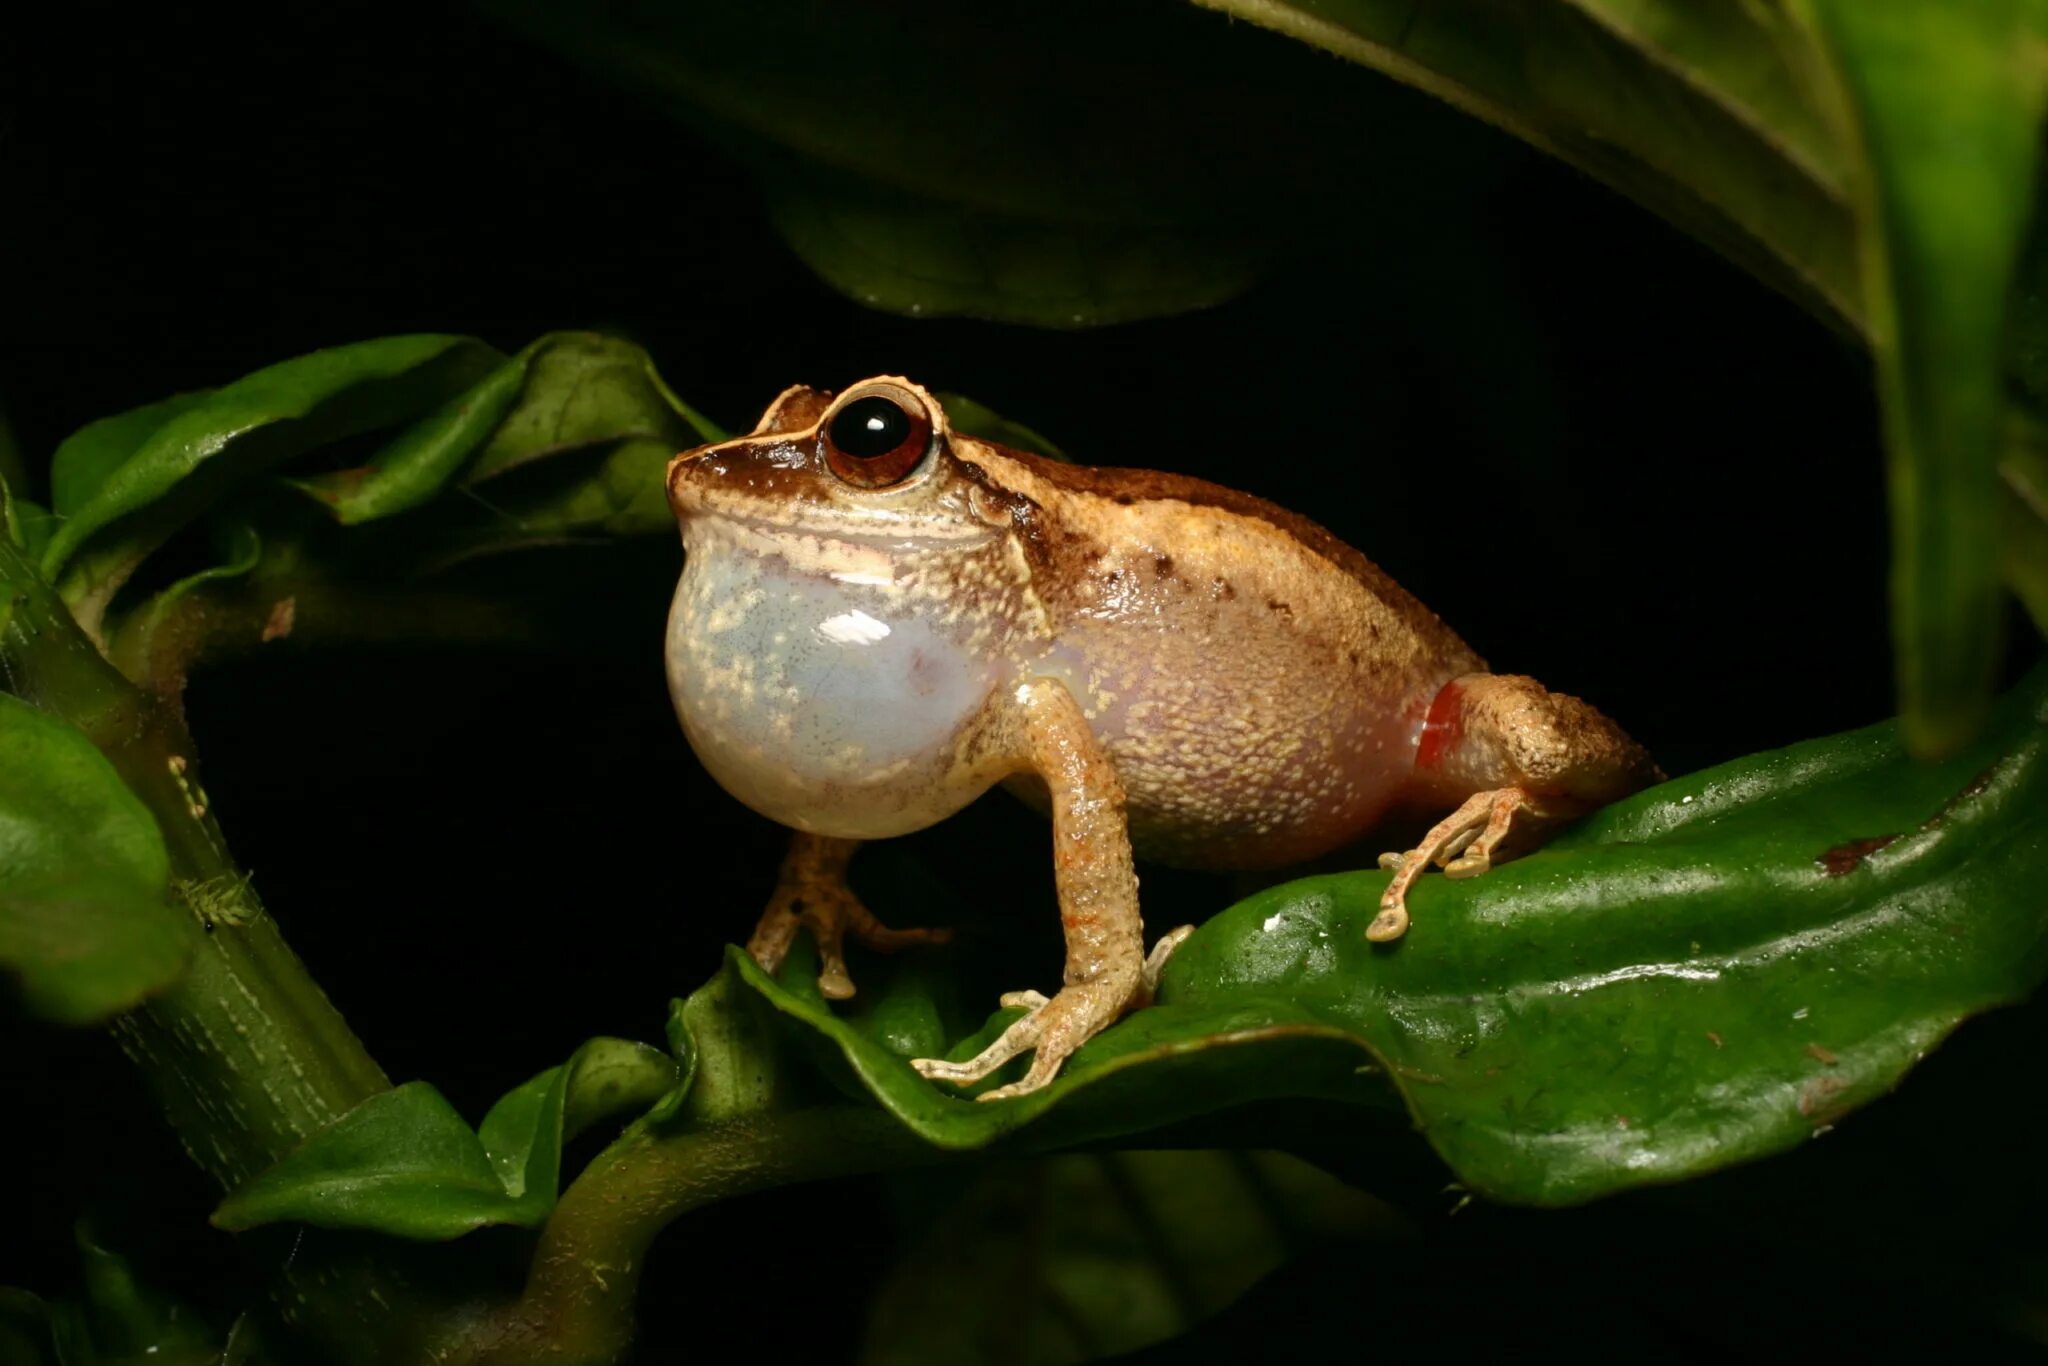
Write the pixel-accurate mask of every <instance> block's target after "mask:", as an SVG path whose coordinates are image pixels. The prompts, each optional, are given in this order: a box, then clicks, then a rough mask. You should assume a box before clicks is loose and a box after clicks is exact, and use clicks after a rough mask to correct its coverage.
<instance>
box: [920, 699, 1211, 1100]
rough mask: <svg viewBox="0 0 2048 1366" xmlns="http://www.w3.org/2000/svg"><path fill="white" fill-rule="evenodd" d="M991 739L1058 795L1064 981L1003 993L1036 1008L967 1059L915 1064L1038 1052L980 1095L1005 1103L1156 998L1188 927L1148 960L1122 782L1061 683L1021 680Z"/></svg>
mask: <svg viewBox="0 0 2048 1366" xmlns="http://www.w3.org/2000/svg"><path fill="white" fill-rule="evenodd" d="M989 743H991V744H992V745H993V746H994V747H995V748H996V750H997V751H998V753H999V755H1000V756H1001V757H1003V758H1005V759H1007V760H1009V761H1010V762H1012V763H1015V764H1018V765H1021V766H1022V767H1024V768H1027V769H1029V770H1031V771H1034V772H1036V773H1038V774H1039V775H1040V776H1041V777H1042V778H1043V779H1044V780H1045V785H1046V787H1047V789H1048V790H1049V791H1050V793H1051V796H1052V840H1053V877H1054V881H1055V883H1056V885H1057V886H1058V889H1059V898H1060V924H1061V925H1062V926H1063V927H1064V928H1065V930H1066V940H1067V965H1066V973H1065V977H1064V982H1065V985H1063V986H1062V987H1061V988H1060V990H1059V992H1058V994H1057V995H1055V996H1053V997H1051V998H1050V999H1048V998H1046V997H1044V996H1041V995H1039V994H1038V993H1037V992H1011V993H1009V994H1008V995H1006V996H1004V997H1003V1004H1005V1005H1010V1006H1018V1005H1021V1006H1025V1007H1027V1008H1028V1009H1029V1010H1030V1013H1029V1014H1027V1015H1026V1016H1024V1017H1023V1018H1022V1019H1020V1020H1018V1021H1016V1022H1015V1023H1014V1024H1012V1025H1011V1026H1010V1027H1009V1028H1008V1029H1006V1030H1004V1031H1003V1032H1002V1034H1001V1036H1000V1037H998V1038H997V1039H996V1041H995V1042H994V1043H992V1044H990V1045H989V1046H988V1047H987V1048H985V1049H983V1050H982V1051H981V1052H980V1053H979V1054H978V1055H976V1056H975V1057H973V1058H971V1059H969V1060H968V1061H966V1062H959V1063H956V1062H947V1061H945V1060H943V1059H940V1058H919V1059H917V1060H916V1061H914V1062H912V1063H911V1064H910V1065H911V1066H912V1067H914V1068H916V1069H917V1070H918V1071H919V1072H920V1073H921V1074H923V1075H924V1076H926V1077H930V1078H932V1079H933V1080H935V1081H949V1082H954V1083H957V1084H959V1085H963V1086H964V1085H968V1084H970V1083H972V1082H977V1081H980V1080H981V1079H982V1078H983V1077H986V1076H988V1075H989V1074H990V1073H992V1072H994V1071H995V1070H996V1069H997V1068H999V1067H1001V1066H1002V1065H1003V1064H1004V1063H1006V1062H1008V1061H1009V1060H1010V1059H1012V1058H1014V1057H1017V1056H1018V1055H1019V1054H1022V1053H1026V1052H1031V1051H1032V1050H1036V1052H1035V1054H1034V1056H1033V1057H1032V1060H1031V1069H1030V1070H1029V1071H1028V1072H1026V1073H1025V1075H1024V1077H1023V1079H1022V1080H1021V1081H1017V1082H1014V1083H1012V1084H1011V1085H1008V1086H1001V1087H997V1088H996V1089H995V1090H993V1091H990V1092H988V1093H987V1094H986V1095H983V1096H982V1097H981V1099H982V1100H998V1099H1001V1098H1003V1097H1006V1096H1020V1095H1023V1094H1025V1093H1026V1092H1029V1091H1036V1090H1038V1089H1039V1088H1040V1087H1042V1086H1044V1085H1046V1084H1047V1083H1048V1082H1050V1081H1051V1080H1052V1079H1053V1077H1054V1075H1055V1074H1056V1073H1058V1071H1059V1070H1060V1064H1061V1063H1063V1062H1065V1061H1066V1060H1067V1058H1068V1057H1070V1056H1071V1055H1072V1054H1073V1052H1074V1050H1075V1049H1077V1048H1079V1047H1080V1046H1081V1045H1082V1044H1084V1043H1086V1042H1087V1041H1088V1040H1090V1039H1092V1038H1094V1037H1095V1036H1096V1035H1097V1034H1099V1033H1101V1032H1102V1031H1103V1030H1104V1029H1105V1028H1107V1027H1108V1026H1109V1025H1110V1024H1111V1023H1112V1022H1113V1021H1114V1020H1115V1019H1116V1018H1117V1017H1118V1016H1119V1015H1121V1014H1123V1013H1124V1012H1125V1011H1126V1010H1129V1009H1131V1008H1133V1007H1134V1006H1139V1005H1143V1004H1145V1003H1147V1002H1148V1001H1149V1000H1150V999H1151V994H1152V989H1153V988H1154V986H1156V985H1157V982H1158V976H1159V969H1160V968H1161V967H1163V966H1164V965H1165V962H1166V959H1167V957H1168V955H1170V954H1171V953H1172V952H1173V950H1174V948H1175V947H1176V946H1177V945H1178V944H1179V943H1180V941H1181V940H1183V939H1185V938H1186V937H1187V935H1188V933H1189V932H1190V931H1189V928H1188V927H1183V928H1182V929H1179V930H1176V931H1174V932H1173V933H1172V934H1170V935H1167V936H1165V937H1164V938H1162V939H1161V940H1160V942H1159V945H1158V947H1157V948H1156V949H1155V950H1154V951H1153V954H1152V956H1151V958H1150V959H1148V958H1147V957H1146V956H1145V947H1144V926H1143V924H1142V923H1141V922H1140V920H1139V917H1138V875H1137V872H1136V870H1135V869H1134V868H1132V866H1131V839H1130V832H1129V829H1128V827H1127V826H1126V823H1125V818H1124V789H1123V783H1122V782H1121V781H1120V780H1119V779H1118V777H1117V774H1116V769H1115V767H1114V766H1113V765H1112V764H1111V763H1110V759H1109V756H1108V754H1106V753H1105V752H1104V751H1103V748H1102V746H1101V744H1100V743H1098V742H1097V740H1096V738H1095V735H1094V733H1093V731H1091V730H1090V729H1089V726H1088V720H1087V718H1086V717H1085V716H1084V715H1082V713H1081V708H1080V706H1079V704H1077V703H1076V702H1075V701H1074V698H1073V694H1071V693H1069V692H1068V691H1067V689H1066V687H1065V686H1064V685H1063V684H1061V683H1059V682H1057V681H1055V680H1051V679H1037V680H1034V681H1032V682H1029V683H1025V684H1023V685H1021V686H1020V687H1019V688H1018V689H1017V691H1016V694H1015V696H1014V699H1013V700H1012V702H1011V703H1006V704H1005V706H1004V711H1003V713H1002V715H1001V718H1000V720H999V721H998V722H997V723H996V725H995V726H994V727H993V728H992V733H991V736H990V740H989Z"/></svg>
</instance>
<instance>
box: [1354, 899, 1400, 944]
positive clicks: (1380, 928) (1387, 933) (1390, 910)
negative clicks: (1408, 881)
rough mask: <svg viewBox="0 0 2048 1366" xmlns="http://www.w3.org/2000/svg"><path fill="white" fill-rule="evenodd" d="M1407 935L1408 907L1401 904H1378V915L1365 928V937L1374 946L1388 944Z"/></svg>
mask: <svg viewBox="0 0 2048 1366" xmlns="http://www.w3.org/2000/svg"><path fill="white" fill-rule="evenodd" d="M1406 933H1408V907H1407V906H1406V905H1405V904H1404V903H1402V902H1399V901H1397V902H1395V903H1394V904H1393V905H1391V906H1390V905H1387V904H1386V903H1385V902H1382V903H1381V904H1380V913H1379V914H1378V915H1376V916H1374V917H1373V918H1372V924H1370V925H1367V926H1366V927H1365V937H1366V938H1367V939H1370V940H1371V941H1372V942H1373V943H1375V944H1389V943H1392V942H1393V941H1394V940H1396V939H1399V938H1400V937H1401V936H1402V935H1404V934H1406Z"/></svg>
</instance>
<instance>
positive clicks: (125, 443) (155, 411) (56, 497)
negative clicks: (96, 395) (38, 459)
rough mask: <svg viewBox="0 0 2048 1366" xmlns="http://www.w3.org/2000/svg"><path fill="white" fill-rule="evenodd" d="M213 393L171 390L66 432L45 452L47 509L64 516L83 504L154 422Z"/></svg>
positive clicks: (159, 422)
mask: <svg viewBox="0 0 2048 1366" xmlns="http://www.w3.org/2000/svg"><path fill="white" fill-rule="evenodd" d="M212 395H213V391H212V390H211V389H201V390H199V391H197V392H195V393H190V394H173V395H172V396H171V397H169V398H166V399H160V400H158V401H157V402H155V403H145V404H143V405H142V406H141V407H140V408H131V409H129V410H128V411H127V412H125V413H116V414H115V415H114V416H112V417H103V418H101V419H99V420H98V421H97V422H88V423H86V424H85V425H84V426H83V427H80V428H79V429H78V430H77V431H75V432H73V433H72V434H71V435H70V436H68V437H66V438H65V439H64V441H63V442H62V443H61V444H60V445H59V446H58V447H57V453H56V454H55V455H53V456H51V457H50V507H51V509H52V511H54V512H56V513H57V514H58V515H59V516H62V517H69V516H71V515H72V514H73V513H75V512H77V511H78V510H79V509H80V508H82V507H84V506H85V505H86V503H87V502H88V501H89V500H90V499H91V498H92V495H93V494H95V493H97V492H99V490H100V487H101V486H102V485H103V484H105V483H106V482H107V480H108V479H109V478H111V477H112V476H113V473H114V471H115V470H118V469H120V468H121V466H122V465H123V464H125V463H127V460H128V457H129V456H131V455H133V454H135V452H136V451H137V450H138V449H139V448H140V447H141V445H142V443H143V442H145V441H147V440H149V438H150V437H152V436H155V435H156V432H157V429H158V428H159V427H162V426H163V425H164V424H165V423H166V422H168V421H170V420H171V419H172V418H174V417H176V416H178V414H180V413H183V412H187V411H189V410H190V409H192V408H194V407H197V406H198V405H199V404H201V403H204V402H205V401H206V400H207V399H208V398H210V397H212Z"/></svg>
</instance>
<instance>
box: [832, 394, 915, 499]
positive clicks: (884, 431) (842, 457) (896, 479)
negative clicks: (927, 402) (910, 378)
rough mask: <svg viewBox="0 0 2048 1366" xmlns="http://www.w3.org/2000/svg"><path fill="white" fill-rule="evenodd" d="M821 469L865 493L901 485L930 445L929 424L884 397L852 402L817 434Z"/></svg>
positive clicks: (874, 396) (913, 412)
mask: <svg viewBox="0 0 2048 1366" xmlns="http://www.w3.org/2000/svg"><path fill="white" fill-rule="evenodd" d="M821 435H822V436H823V438H824V440H823V445H824V447H825V463H826V464H827V465H828V466H830V467H831V470H832V473H834V474H836V475H838V476H839V477H840V478H841V479H844V480H845V481H846V482H847V483H849V484H852V485H855V486H856V487H858V488H864V489H880V488H887V487H888V486H889V485H891V484H900V483H902V482H903V480H905V479H907V478H908V477H909V476H910V472H911V471H912V470H914V469H916V468H917V466H918V463H919V462H920V461H922V460H923V459H924V455H925V451H926V449H927V448H929V447H930V445H931V440H932V424H931V419H930V418H928V417H926V416H925V415H924V414H923V413H922V412H920V411H918V410H917V409H915V408H913V407H911V406H909V405H907V404H904V403H900V402H898V401H897V400H896V399H894V398H891V397H889V396H888V395H886V394H868V395H866V396H865V397H862V398H857V399H854V400H853V401H852V402H850V403H848V404H847V405H846V406H845V407H843V408H841V409H840V410H839V411H838V412H836V413H834V414H833V415H832V420H831V421H830V422H828V423H826V424H825V430H824V431H823V432H822V433H821Z"/></svg>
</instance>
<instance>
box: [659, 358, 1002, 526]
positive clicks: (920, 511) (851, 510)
mask: <svg viewBox="0 0 2048 1366" xmlns="http://www.w3.org/2000/svg"><path fill="white" fill-rule="evenodd" d="M955 440H956V438H955V437H954V436H953V434H952V432H951V430H950V428H949V427H948V425H947V422H946V413H945V410H944V409H943V408H941V407H940V406H939V404H938V401H937V400H936V399H934V398H933V397H932V396H931V394H929V393H928V392H926V391H925V390H924V389H922V388H920V387H919V386H918V385H915V384H912V383H911V382H910V381H909V380H906V379H901V378H898V377H896V376H881V377H878V378H875V379H869V380H863V381H861V382H860V383H859V384H856V385H854V386H852V387H851V388H849V389H847V390H845V391H844V392H842V393H839V394H832V393H827V392H825V391H822V390H818V389H809V388H805V387H803V386H802V385H798V386H796V387H794V388H791V389H787V390H784V391H783V393H782V394H781V396H780V397H778V398H777V399H776V400H775V402H773V403H771V404H770V405H769V406H768V411H767V412H766V413H764V414H762V416H761V421H760V422H759V424H757V425H756V426H755V428H754V430H753V431H751V432H749V433H748V434H747V435H745V436H741V437H735V438H733V439H732V440H730V441H721V442H717V443H715V444H713V445H709V446H700V447H698V448H696V449H695V450H688V451H684V452H683V453H682V454H681V455H678V456H677V457H676V458H675V459H674V460H673V461H671V462H670V463H669V467H668V497H669V504H670V506H671V507H673V508H674V509H675V513H676V516H677V517H678V518H680V519H681V521H682V524H683V531H684V535H685V538H686V539H688V538H689V537H690V533H691V528H692V526H693V524H701V523H703V522H707V521H708V522H715V523H726V524H728V525H730V524H734V523H737V524H739V525H741V526H744V527H746V528H747V529H749V530H752V531H755V532H761V533H766V534H768V535H769V536H771V537H777V538H780V537H787V536H792V535H794V536H798V537H824V538H829V539H831V540H835V541H840V540H851V541H855V542H862V541H867V542H872V541H874V540H876V539H877V538H879V539H882V540H884V541H885V542H887V543H888V544H890V545H895V546H905V545H915V544H919V543H931V542H950V543H956V544H957V543H959V542H961V541H966V540H976V539H982V538H985V537H987V536H988V535H989V534H990V532H991V530H992V525H991V523H992V521H993V520H994V519H993V518H990V517H985V516H983V515H982V514H983V512H984V511H985V509H984V507H983V506H982V505H981V504H982V502H985V500H977V498H976V496H975V489H976V487H977V481H976V480H975V479H973V478H972V477H971V476H970V472H969V471H967V470H966V468H965V467H963V465H962V463H961V461H960V459H959V458H958V457H957V456H956V455H955V454H954V450H953V447H954V443H955Z"/></svg>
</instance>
